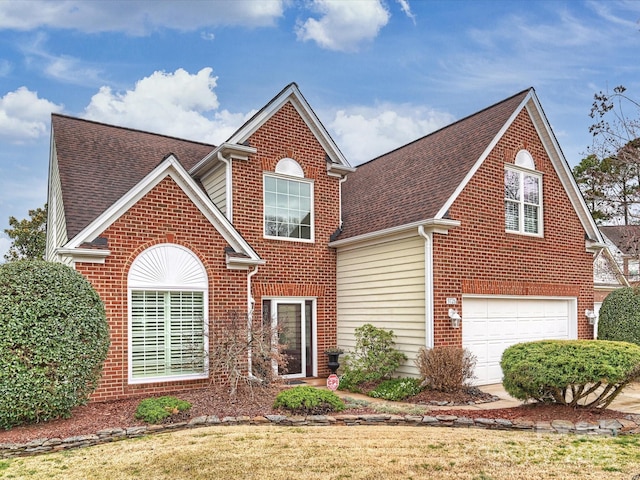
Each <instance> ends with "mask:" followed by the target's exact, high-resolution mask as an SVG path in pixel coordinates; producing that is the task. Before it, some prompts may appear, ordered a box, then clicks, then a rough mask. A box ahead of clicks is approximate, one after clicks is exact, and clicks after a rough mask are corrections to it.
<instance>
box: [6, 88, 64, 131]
mask: <svg viewBox="0 0 640 480" xmlns="http://www.w3.org/2000/svg"><path fill="white" fill-rule="evenodd" d="M62 109H63V105H57V104H55V103H53V102H50V101H49V100H46V99H44V98H38V93H37V92H32V91H30V90H29V89H28V88H26V87H20V88H18V89H17V90H15V91H13V92H9V93H7V94H6V95H5V96H4V97H2V98H0V138H2V139H6V140H8V141H10V142H17V143H19V142H24V141H26V140H35V139H37V138H39V137H42V136H45V135H48V133H49V131H48V125H49V119H50V116H51V113H52V112H60V111H62Z"/></svg>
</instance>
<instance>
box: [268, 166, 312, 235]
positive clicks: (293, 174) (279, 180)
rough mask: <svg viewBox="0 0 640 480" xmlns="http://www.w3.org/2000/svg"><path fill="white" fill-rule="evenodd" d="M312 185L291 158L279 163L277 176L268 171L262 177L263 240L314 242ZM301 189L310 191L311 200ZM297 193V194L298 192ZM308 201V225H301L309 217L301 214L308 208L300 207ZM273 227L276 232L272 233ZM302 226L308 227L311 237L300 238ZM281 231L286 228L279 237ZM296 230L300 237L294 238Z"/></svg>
mask: <svg viewBox="0 0 640 480" xmlns="http://www.w3.org/2000/svg"><path fill="white" fill-rule="evenodd" d="M313 185H314V184H313V180H309V179H305V178H304V173H303V170H302V167H300V164H298V162H296V161H295V160H293V159H292V158H283V159H281V160H280V161H278V164H277V165H276V169H275V173H271V172H265V173H264V174H263V217H262V218H263V222H264V224H263V234H264V238H269V239H274V240H286V241H293V242H306V243H313V242H314V241H315V233H314V230H315V229H314V202H313ZM274 187H275V188H274ZM301 187H304V188H305V189H307V188H308V190H309V196H308V197H306V196H303V195H302V194H300V193H299V192H300V188H301ZM296 190H297V192H298V193H296V192H295V191H296ZM305 200H308V202H309V207H308V210H309V211H308V214H309V215H308V216H309V225H306V224H304V225H303V224H301V221H302V220H304V218H306V216H304V217H302V218H300V215H301V212H304V211H306V209H304V210H303V208H304V206H302V207H301V204H303V203H304V201H305ZM270 217H275V219H277V218H278V217H279V218H281V219H283V218H286V221H281V222H277V221H274V220H269V218H270ZM274 224H275V233H274V231H273V227H274ZM287 225H288V226H289V228H288V230H289V231H288V232H287V233H286V234H285V233H284V229H287ZM296 226H297V227H296ZM292 227H293V228H292ZM302 227H308V228H309V238H304V237H302V236H301V235H302V232H303V230H302ZM280 228H282V229H283V234H282V235H281V234H279V230H280ZM296 231H297V232H298V235H297V236H291V234H292V233H293V232H296Z"/></svg>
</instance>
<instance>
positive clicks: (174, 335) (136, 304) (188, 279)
mask: <svg viewBox="0 0 640 480" xmlns="http://www.w3.org/2000/svg"><path fill="white" fill-rule="evenodd" d="M208 286H209V282H208V277H207V272H206V269H205V267H204V265H203V264H202V262H201V261H200V259H199V258H198V257H197V256H196V255H195V254H194V253H193V252H192V251H191V250H189V249H187V248H185V247H183V246H181V245H176V244H168V243H166V244H160V245H155V246H153V247H150V248H148V249H146V250H144V251H143V252H142V253H140V255H138V257H136V259H135V260H134V261H133V263H132V265H131V268H130V270H129V275H128V329H127V337H128V377H129V378H128V381H129V383H130V384H140V383H157V382H170V381H180V380H195V379H203V378H208V376H209V362H208V357H207V352H208V348H209V342H208V338H209V318H208V310H209V309H208V305H209V292H208V290H209V288H208ZM183 297H186V298H187V302H185V303H184V304H183V303H182V302H181V300H182V298H183ZM189 298H192V299H195V300H196V302H195V305H194V306H190V305H189ZM176 307H178V308H176ZM183 307H187V308H186V309H184V310H183ZM147 309H148V312H149V313H148V315H149V316H148V317H147V319H148V320H147V322H146V323H144V324H140V320H142V321H143V322H144V318H145V317H144V315H145V314H146V311H147ZM158 310H160V312H158ZM176 310H178V312H176ZM185 310H186V311H185ZM194 310H195V311H196V313H194V312H193V311H194ZM180 311H182V312H183V313H184V314H185V315H184V317H182V318H180ZM172 313H178V315H172ZM139 314H142V315H139ZM147 336H148V338H147ZM185 339H192V342H193V343H191V344H190V345H191V346H189V345H187V346H186V347H185V348H184V349H181V348H179V346H181V345H184V343H183V342H184V341H185ZM145 340H148V343H147V344H145ZM154 347H155V348H154ZM154 357H159V358H154ZM147 359H149V364H148V365H144V362H145V360H147ZM172 359H174V360H176V361H177V362H180V361H183V362H184V361H186V362H187V366H186V367H185V366H183V367H180V366H175V365H176V364H174V368H173V369H172V368H171V360H172ZM161 360H164V363H163V364H162V362H161ZM189 362H191V364H192V366H191V367H190V366H189ZM134 363H135V364H136V365H135V368H134ZM145 369H148V370H149V372H150V373H148V374H145V373H143V372H144V370H145ZM161 370H163V371H161ZM141 372H142V373H141Z"/></svg>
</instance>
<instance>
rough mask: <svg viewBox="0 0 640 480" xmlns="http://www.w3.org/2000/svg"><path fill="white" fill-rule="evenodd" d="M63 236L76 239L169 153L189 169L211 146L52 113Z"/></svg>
mask: <svg viewBox="0 0 640 480" xmlns="http://www.w3.org/2000/svg"><path fill="white" fill-rule="evenodd" d="M51 126H52V135H53V139H54V142H55V149H56V154H57V161H58V169H59V172H60V181H61V184H62V201H63V204H64V210H65V215H66V219H65V220H66V224H67V236H68V238H69V239H72V238H73V237H75V236H76V235H77V234H78V233H80V231H82V229H84V228H85V227H86V226H87V225H89V224H90V223H91V222H92V221H93V220H95V219H96V218H97V217H98V216H99V215H100V214H101V213H103V212H104V211H105V210H106V209H107V208H109V207H110V206H111V205H112V204H113V203H115V202H116V201H117V200H119V199H120V198H121V197H122V196H123V195H125V194H126V193H127V192H128V191H129V190H131V189H132V188H133V187H134V186H135V185H136V184H138V183H139V182H140V180H142V179H143V178H144V177H145V176H146V175H147V174H149V173H150V172H151V171H152V170H153V169H154V168H155V167H157V166H158V165H159V164H160V162H162V160H163V159H164V158H166V157H167V155H169V154H170V153H173V154H174V156H175V157H176V158H177V159H178V160H179V161H180V163H181V164H182V166H183V167H184V168H185V169H187V170H188V169H190V168H191V167H192V166H194V165H195V164H196V163H197V162H198V161H199V160H201V159H202V158H203V157H204V156H205V155H207V154H208V153H209V152H210V151H211V150H213V149H214V148H215V147H214V145H208V144H205V143H198V142H193V141H189V140H182V139H178V138H173V137H168V136H165V135H159V134H155V133H149V132H143V131H139V130H134V129H130V128H123V127H116V126H112V125H105V124H102V123H98V122H92V121H89V120H82V119H79V118H73V117H68V116H64V115H58V114H53V115H52V119H51Z"/></svg>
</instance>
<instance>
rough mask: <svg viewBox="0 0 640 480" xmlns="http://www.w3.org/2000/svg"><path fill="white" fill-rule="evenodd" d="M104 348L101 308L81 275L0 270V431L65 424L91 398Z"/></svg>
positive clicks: (53, 267)
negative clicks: (44, 423) (56, 422)
mask: <svg viewBox="0 0 640 480" xmlns="http://www.w3.org/2000/svg"><path fill="white" fill-rule="evenodd" d="M108 348H109V333H108V329H107V319H106V315H105V310H104V305H103V304H102V301H101V300H100V297H99V296H98V294H97V293H96V292H95V290H94V289H93V288H92V286H91V285H90V284H89V282H88V281H87V280H86V279H85V278H84V277H83V276H82V275H80V274H79V273H77V272H76V271H75V270H73V269H71V268H69V267H67V266H65V265H62V264H59V263H49V262H43V261H31V260H30V261H24V260H23V261H18V262H11V263H7V264H4V265H0V427H2V428H11V427H12V426H15V425H19V424H23V423H32V422H41V421H46V420H51V419H54V418H60V417H69V416H70V415H71V409H72V408H74V407H76V406H77V405H82V404H84V403H86V402H87V400H88V397H89V395H90V394H91V392H93V391H94V390H95V388H96V386H97V384H98V379H99V378H100V374H101V371H102V364H103V362H104V360H105V358H106V356H107V349H108Z"/></svg>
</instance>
